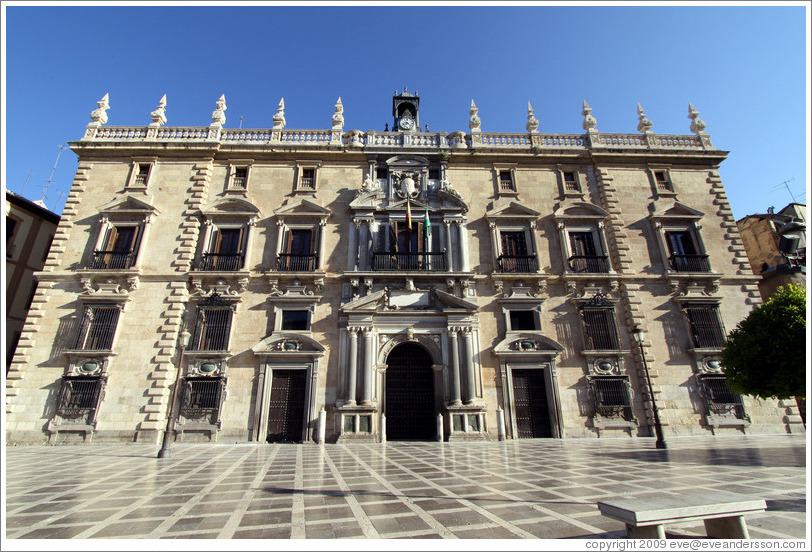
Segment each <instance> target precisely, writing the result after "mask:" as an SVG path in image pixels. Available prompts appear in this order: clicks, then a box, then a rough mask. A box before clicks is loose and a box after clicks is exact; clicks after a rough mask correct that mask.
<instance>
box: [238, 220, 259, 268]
mask: <svg viewBox="0 0 812 552" xmlns="http://www.w3.org/2000/svg"><path fill="white" fill-rule="evenodd" d="M256 227H257V219H256V218H252V219H251V220H249V221H248V228H247V230H248V232H247V234H248V235H247V236H246V237H245V248H244V249H243V251H244V252H245V254H244V255H243V260H242V266H241V267H240V269H241V270H251V247H252V246H253V244H254V234H255V233H256V231H257V228H256Z"/></svg>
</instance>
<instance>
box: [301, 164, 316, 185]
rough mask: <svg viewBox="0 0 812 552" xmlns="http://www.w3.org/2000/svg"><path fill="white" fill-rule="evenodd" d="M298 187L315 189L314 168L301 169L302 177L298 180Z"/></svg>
mask: <svg viewBox="0 0 812 552" xmlns="http://www.w3.org/2000/svg"><path fill="white" fill-rule="evenodd" d="M299 188H300V189H302V190H315V189H316V169H302V178H301V181H300V182H299Z"/></svg>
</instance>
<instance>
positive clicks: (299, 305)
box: [269, 297, 316, 335]
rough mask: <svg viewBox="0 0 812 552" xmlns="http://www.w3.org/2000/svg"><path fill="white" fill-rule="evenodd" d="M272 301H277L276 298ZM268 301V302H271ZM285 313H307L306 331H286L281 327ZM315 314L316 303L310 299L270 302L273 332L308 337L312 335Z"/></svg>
mask: <svg viewBox="0 0 812 552" xmlns="http://www.w3.org/2000/svg"><path fill="white" fill-rule="evenodd" d="M272 299H277V300H278V299H279V298H278V297H275V298H272ZM272 299H269V301H272ZM287 311H304V312H306V313H307V329H304V330H286V329H284V328H283V327H282V325H283V322H284V317H285V312H287ZM315 313H316V301H315V300H311V299H304V298H303V299H300V300H297V301H291V300H287V301H278V302H277V301H272V305H271V317H272V319H273V331H274V332H286V333H303V334H306V335H310V334H311V333H312V328H313V317H314V315H315Z"/></svg>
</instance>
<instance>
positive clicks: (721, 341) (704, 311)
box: [685, 305, 726, 349]
mask: <svg viewBox="0 0 812 552" xmlns="http://www.w3.org/2000/svg"><path fill="white" fill-rule="evenodd" d="M685 313H686V315H687V316H688V323H689V326H690V329H691V340H692V341H693V344H694V347H697V348H716V349H719V348H722V347H724V346H725V339H726V337H725V330H724V328H723V327H722V321H721V319H720V318H719V309H718V308H717V307H716V305H690V306H686V307H685Z"/></svg>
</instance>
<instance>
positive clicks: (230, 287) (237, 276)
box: [189, 271, 249, 298]
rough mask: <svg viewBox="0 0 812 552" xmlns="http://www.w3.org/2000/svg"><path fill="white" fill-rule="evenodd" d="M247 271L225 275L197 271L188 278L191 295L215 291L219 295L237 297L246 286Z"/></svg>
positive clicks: (247, 279) (247, 280)
mask: <svg viewBox="0 0 812 552" xmlns="http://www.w3.org/2000/svg"><path fill="white" fill-rule="evenodd" d="M248 282H249V277H248V272H247V271H240V272H234V273H230V274H228V275H227V276H222V275H219V274H218V275H207V274H204V273H198V274H196V275H195V276H192V277H191V278H189V288H190V292H191V293H192V295H201V296H203V295H210V294H212V293H216V294H218V295H220V296H221V297H231V298H237V296H238V295H239V294H241V293H242V292H244V291H245V290H246V289H247V287H248Z"/></svg>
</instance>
